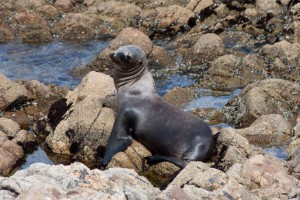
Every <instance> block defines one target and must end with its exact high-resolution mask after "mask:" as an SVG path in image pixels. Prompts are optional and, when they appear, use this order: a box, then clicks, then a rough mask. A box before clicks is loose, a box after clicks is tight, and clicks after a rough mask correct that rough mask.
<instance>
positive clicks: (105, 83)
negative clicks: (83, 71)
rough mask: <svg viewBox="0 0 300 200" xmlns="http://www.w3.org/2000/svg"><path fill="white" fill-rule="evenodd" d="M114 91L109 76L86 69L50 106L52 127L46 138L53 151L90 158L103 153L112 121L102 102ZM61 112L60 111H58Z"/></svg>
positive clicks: (82, 158)
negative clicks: (63, 96)
mask: <svg viewBox="0 0 300 200" xmlns="http://www.w3.org/2000/svg"><path fill="white" fill-rule="evenodd" d="M113 94H115V87H114V83H113V80H112V78H111V77H109V76H107V75H104V74H101V73H97V72H90V73H89V74H87V75H86V76H85V77H84V78H83V80H82V82H81V83H80V85H79V86H78V87H77V88H75V89H74V90H73V91H71V92H69V93H68V94H67V96H66V98H65V99H64V100H60V101H58V104H54V105H53V106H52V109H51V110H50V112H49V113H50V116H49V118H50V119H49V120H50V122H51V123H52V124H51V125H52V127H53V128H54V131H53V132H52V133H50V134H49V136H48V137H47V139H46V143H47V145H48V146H49V147H50V149H51V150H52V151H54V152H55V153H62V154H72V155H74V156H75V157H76V158H77V159H79V160H83V161H86V162H94V161H95V160H96V159H98V158H100V157H101V156H102V155H103V153H104V152H103V151H104V149H105V146H106V143H107V140H108V137H109V134H110V132H111V129H112V125H113V122H114V112H113V110H112V109H111V108H107V107H104V106H103V102H104V99H105V98H106V97H108V96H109V95H113ZM61 112H62V113H61Z"/></svg>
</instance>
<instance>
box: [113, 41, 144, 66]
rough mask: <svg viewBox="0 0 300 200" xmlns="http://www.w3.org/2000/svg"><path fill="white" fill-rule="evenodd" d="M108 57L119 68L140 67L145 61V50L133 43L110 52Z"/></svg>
mask: <svg viewBox="0 0 300 200" xmlns="http://www.w3.org/2000/svg"><path fill="white" fill-rule="evenodd" d="M110 58H111V60H112V61H113V62H114V63H116V64H117V67H118V68H119V69H120V70H132V69H135V68H140V67H142V66H143V65H145V64H146V62H147V58H146V54H145V52H144V51H143V50H142V49H141V48H140V47H138V46H135V45H127V46H121V47H120V48H119V49H117V50H116V51H114V52H113V53H111V54H110Z"/></svg>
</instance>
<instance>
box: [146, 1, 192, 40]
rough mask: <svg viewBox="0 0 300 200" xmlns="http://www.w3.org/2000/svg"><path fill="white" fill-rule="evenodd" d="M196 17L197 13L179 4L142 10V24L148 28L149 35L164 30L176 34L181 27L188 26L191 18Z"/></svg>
mask: <svg viewBox="0 0 300 200" xmlns="http://www.w3.org/2000/svg"><path fill="white" fill-rule="evenodd" d="M194 17H195V14H194V13H193V12H192V11H191V10H189V9H186V8H183V7H181V6H178V5H170V6H168V7H158V8H156V9H154V10H152V9H151V10H144V11H142V12H141V19H142V24H141V25H142V26H143V27H146V28H147V32H148V35H151V34H153V35H155V34H156V33H158V34H160V33H164V32H165V33H166V34H171V35H172V34H173V35H175V34H176V32H178V31H180V29H181V28H182V29H184V27H185V26H188V22H189V19H190V18H194Z"/></svg>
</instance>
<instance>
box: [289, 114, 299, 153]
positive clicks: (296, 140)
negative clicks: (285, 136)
mask: <svg viewBox="0 0 300 200" xmlns="http://www.w3.org/2000/svg"><path fill="white" fill-rule="evenodd" d="M291 132H292V133H293V135H294V137H293V138H292V139H291V142H290V144H289V145H288V146H287V148H286V152H287V154H288V155H289V156H291V155H292V154H293V153H294V152H295V151H296V149H297V148H298V147H300V118H298V119H297V124H296V126H295V127H294V128H293V129H292V131H291Z"/></svg>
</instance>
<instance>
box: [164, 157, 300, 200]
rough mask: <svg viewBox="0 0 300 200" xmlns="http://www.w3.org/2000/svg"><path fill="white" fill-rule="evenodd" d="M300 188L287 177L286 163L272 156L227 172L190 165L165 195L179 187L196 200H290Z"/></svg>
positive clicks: (256, 158) (237, 164) (172, 183)
mask: <svg viewBox="0 0 300 200" xmlns="http://www.w3.org/2000/svg"><path fill="white" fill-rule="evenodd" d="M299 184H300V182H299V180H297V179H296V178H294V177H293V176H291V175H289V174H288V170H287V168H285V164H284V161H281V160H279V159H276V158H274V157H273V156H271V155H266V156H263V155H256V156H253V157H251V158H250V159H247V160H246V161H245V162H243V163H236V164H234V165H233V166H232V167H231V168H230V169H228V170H227V171H226V172H222V171H220V170H218V169H214V168H210V167H209V166H208V165H207V164H204V163H202V162H191V163H189V164H188V165H187V166H186V167H185V168H184V169H183V170H182V171H181V172H180V173H179V174H178V175H177V176H176V178H175V179H174V180H173V181H172V182H171V183H170V184H169V185H168V187H167V188H166V190H164V191H163V193H162V194H164V193H168V192H169V193H171V191H172V190H174V188H176V187H180V188H182V189H183V191H184V193H185V194H186V195H187V196H188V197H189V198H190V199H195V200H197V199H199V200H200V199H257V200H259V199H270V198H274V199H276V198H277V199H288V198H291V197H293V196H294V195H295V194H294V192H295V191H297V188H299ZM182 195H184V194H182Z"/></svg>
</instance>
